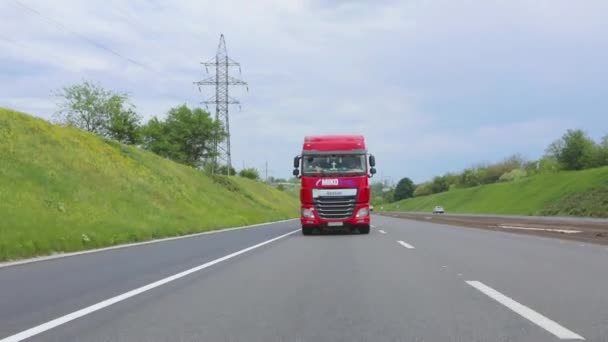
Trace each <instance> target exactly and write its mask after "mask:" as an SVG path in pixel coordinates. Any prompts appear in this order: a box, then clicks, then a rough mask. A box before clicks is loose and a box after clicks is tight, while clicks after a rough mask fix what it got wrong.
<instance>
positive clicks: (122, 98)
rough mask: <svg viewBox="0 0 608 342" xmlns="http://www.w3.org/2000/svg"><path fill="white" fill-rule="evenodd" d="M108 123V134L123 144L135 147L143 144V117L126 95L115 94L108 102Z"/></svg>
mask: <svg viewBox="0 0 608 342" xmlns="http://www.w3.org/2000/svg"><path fill="white" fill-rule="evenodd" d="M105 112H106V113H107V115H108V121H107V126H106V130H107V132H106V134H107V136H109V137H110V138H112V139H116V140H118V141H120V142H121V143H123V144H131V145H135V144H138V143H140V142H141V129H140V121H141V117H140V116H139V114H137V113H136V112H135V107H134V106H133V105H132V104H131V103H129V99H128V97H127V96H126V95H124V94H114V95H112V96H111V97H110V98H109V99H108V100H107V101H106V110H105Z"/></svg>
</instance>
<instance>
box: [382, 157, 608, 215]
mask: <svg viewBox="0 0 608 342" xmlns="http://www.w3.org/2000/svg"><path fill="white" fill-rule="evenodd" d="M436 205H440V206H443V207H444V208H445V210H446V212H451V213H471V214H482V213H487V214H518V215H560V216H591V217H608V167H602V168H597V169H588V170H583V171H562V172H557V173H547V174H540V175H535V176H530V177H526V178H522V179H520V180H517V181H511V182H504V183H496V184H490V185H481V186H477V187H474V188H466V189H454V190H451V191H447V192H443V193H438V194H433V195H428V196H420V197H415V198H410V199H406V200H403V201H400V202H395V203H391V204H387V205H384V210H386V211H426V212H431V211H432V209H433V207H434V206H436Z"/></svg>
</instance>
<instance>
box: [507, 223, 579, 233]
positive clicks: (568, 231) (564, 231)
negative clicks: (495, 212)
mask: <svg viewBox="0 0 608 342" xmlns="http://www.w3.org/2000/svg"><path fill="white" fill-rule="evenodd" d="M498 227H499V228H503V229H519V230H534V231H545V232H556V233H564V234H576V233H580V232H581V231H580V230H574V229H555V228H540V227H522V226H508V225H504V224H501V225H498Z"/></svg>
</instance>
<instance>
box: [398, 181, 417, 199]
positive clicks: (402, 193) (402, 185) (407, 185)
mask: <svg viewBox="0 0 608 342" xmlns="http://www.w3.org/2000/svg"><path fill="white" fill-rule="evenodd" d="M414 190H416V186H415V185H414V182H412V180H411V179H409V178H407V177H405V178H402V179H401V180H399V183H397V187H396V188H395V194H394V195H393V196H394V200H395V201H400V200H402V199H406V198H410V197H413V196H414Z"/></svg>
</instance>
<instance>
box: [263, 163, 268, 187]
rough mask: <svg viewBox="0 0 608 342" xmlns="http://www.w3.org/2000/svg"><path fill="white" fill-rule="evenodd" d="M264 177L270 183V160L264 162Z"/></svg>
mask: <svg viewBox="0 0 608 342" xmlns="http://www.w3.org/2000/svg"><path fill="white" fill-rule="evenodd" d="M264 179H265V180H266V183H268V161H266V163H264Z"/></svg>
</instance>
